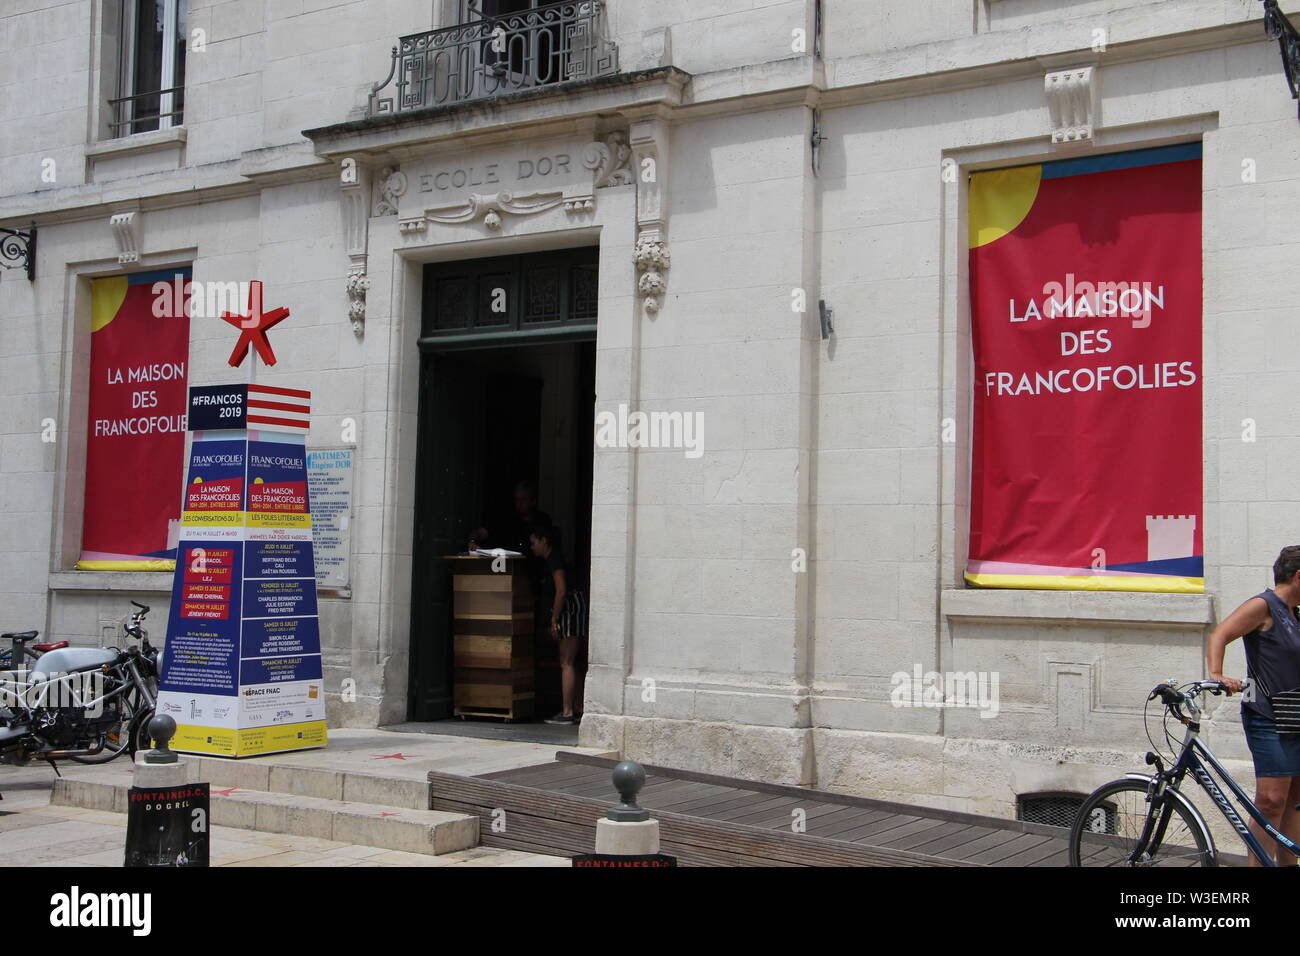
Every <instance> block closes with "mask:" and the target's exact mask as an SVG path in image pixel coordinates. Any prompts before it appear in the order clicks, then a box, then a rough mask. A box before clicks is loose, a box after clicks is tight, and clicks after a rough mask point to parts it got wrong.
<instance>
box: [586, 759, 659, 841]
mask: <svg viewBox="0 0 1300 956" xmlns="http://www.w3.org/2000/svg"><path fill="white" fill-rule="evenodd" d="M613 779H614V789H615V790H617V791H618V795H619V797H620V799H621V800H622V802H621V803H619V804H616V805H615V806H613V807H610V809H609V812H608V813H606V814H605V817H604V819H601V820H597V821H596V853H597V854H598V855H609V856H651V855H653V854H656V853H658V852H659V821H658V820H651V819H650V811H649V810H646V809H645V808H644V807H639V806H637V804H636V797H637V794H638V793H640V792H641V788H642V787H644V786H645V769H644V768H643V767H642V766H641V765H640V764H639V763H637V762H636V761H635V760H624V761H621V762H620V763H619V764H618V765H617V766H615V767H614V773H613Z"/></svg>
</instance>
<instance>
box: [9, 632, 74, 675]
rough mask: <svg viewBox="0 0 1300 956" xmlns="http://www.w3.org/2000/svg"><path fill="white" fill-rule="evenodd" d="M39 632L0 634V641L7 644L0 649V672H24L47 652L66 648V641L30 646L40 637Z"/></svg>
mask: <svg viewBox="0 0 1300 956" xmlns="http://www.w3.org/2000/svg"><path fill="white" fill-rule="evenodd" d="M40 633H41V632H40V631H10V632H9V633H8V634H0V640H5V641H8V642H9V646H8V647H5V648H0V671H11V670H25V669H27V665H28V664H29V663H35V662H36V661H38V660H40V659H41V655H42V654H44V653H46V652H48V651H57V650H59V649H60V648H63V647H67V646H68V642H67V641H53V642H52V643H48V644H32V643H31V642H32V641H34V640H36V638H37V637H39V636H40Z"/></svg>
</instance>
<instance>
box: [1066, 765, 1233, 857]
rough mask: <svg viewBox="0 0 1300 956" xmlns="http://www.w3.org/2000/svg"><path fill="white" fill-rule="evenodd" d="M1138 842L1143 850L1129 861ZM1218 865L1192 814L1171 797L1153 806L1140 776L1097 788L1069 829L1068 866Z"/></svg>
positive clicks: (1203, 832)
mask: <svg viewBox="0 0 1300 956" xmlns="http://www.w3.org/2000/svg"><path fill="white" fill-rule="evenodd" d="M1148 816H1151V817H1152V819H1151V821H1150V826H1149V827H1148V820H1147V818H1148ZM1139 844H1143V849H1142V852H1141V854H1140V855H1139V857H1138V859H1137V860H1136V861H1133V862H1130V861H1131V860H1132V859H1133V856H1134V853H1135V851H1137V849H1138V846H1139ZM1217 865H1218V862H1217V860H1216V859H1215V853H1214V845H1213V843H1212V842H1211V840H1210V838H1209V835H1208V834H1207V833H1205V831H1204V830H1203V829H1202V828H1201V826H1200V825H1199V824H1198V823H1197V821H1196V818H1195V817H1194V816H1192V814H1191V812H1190V811H1189V810H1188V809H1187V808H1186V807H1184V806H1183V805H1182V804H1181V803H1179V802H1178V801H1177V800H1174V799H1172V798H1169V799H1165V800H1163V801H1162V802H1161V804H1160V806H1159V807H1153V805H1152V804H1151V803H1149V802H1148V801H1147V785H1146V783H1145V782H1144V781H1142V780H1112V781H1111V782H1110V783H1108V784H1105V785H1103V786H1101V787H1099V788H1097V789H1096V790H1095V791H1093V793H1092V794H1091V795H1090V796H1089V797H1088V799H1086V800H1084V801H1083V805H1082V806H1080V807H1079V813H1078V815H1077V816H1075V818H1074V825H1073V826H1072V827H1071V828H1070V866H1217Z"/></svg>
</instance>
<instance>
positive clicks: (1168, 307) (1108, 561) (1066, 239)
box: [967, 143, 1204, 591]
mask: <svg viewBox="0 0 1300 956" xmlns="http://www.w3.org/2000/svg"><path fill="white" fill-rule="evenodd" d="M970 221H971V236H970V246H971V249H970V277H971V279H970V283H971V332H972V347H973V350H974V359H975V377H974V383H973V386H974V421H973V443H972V459H971V509H970V515H971V518H970V520H971V524H970V559H969V563H968V567H967V580H968V581H970V582H971V583H973V584H977V585H983V586H993V587H1024V588H1081V589H1090V590H1138V591H1202V590H1203V589H1204V573H1203V555H1204V551H1203V548H1202V535H1203V521H1202V488H1201V484H1202V483H1201V461H1202V444H1201V379H1202V370H1201V149H1200V144H1199V143H1198V144H1189V145H1180V146H1172V147H1163V148H1160V149H1150V150H1141V151H1138V152H1131V153H1118V154H1109V155H1105V156H1094V157H1089V158H1087V159H1078V160H1064V161H1060V162H1055V163H1046V164H1043V165H1041V166H1022V167H1016V168H1014V169H1003V170H993V171H990V172H983V173H975V174H973V175H972V176H971V188H970Z"/></svg>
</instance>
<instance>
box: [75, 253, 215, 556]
mask: <svg viewBox="0 0 1300 956" xmlns="http://www.w3.org/2000/svg"><path fill="white" fill-rule="evenodd" d="M189 276H190V273H189V270H188V269H186V270H182V271H180V272H179V273H178V272H167V273H142V274H137V275H129V276H112V277H110V278H106V279H95V280H93V281H92V282H91V292H90V297H91V337H90V401H89V415H88V421H87V423H86V494H85V519H84V525H83V530H82V549H81V560H80V561H78V562H77V567H78V568H81V569H83V570H168V569H170V568H171V567H172V562H173V560H174V559H175V555H176V543H175V542H176V532H175V529H174V523H175V522H177V521H178V520H179V518H180V512H181V501H180V496H179V489H178V488H177V476H178V475H180V474H182V473H183V468H184V464H185V410H186V372H185V370H186V365H187V363H188V360H189V341H190V320H189V317H188V315H187V309H186V304H187V302H188V299H189V294H188V289H187V283H188V280H189Z"/></svg>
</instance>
